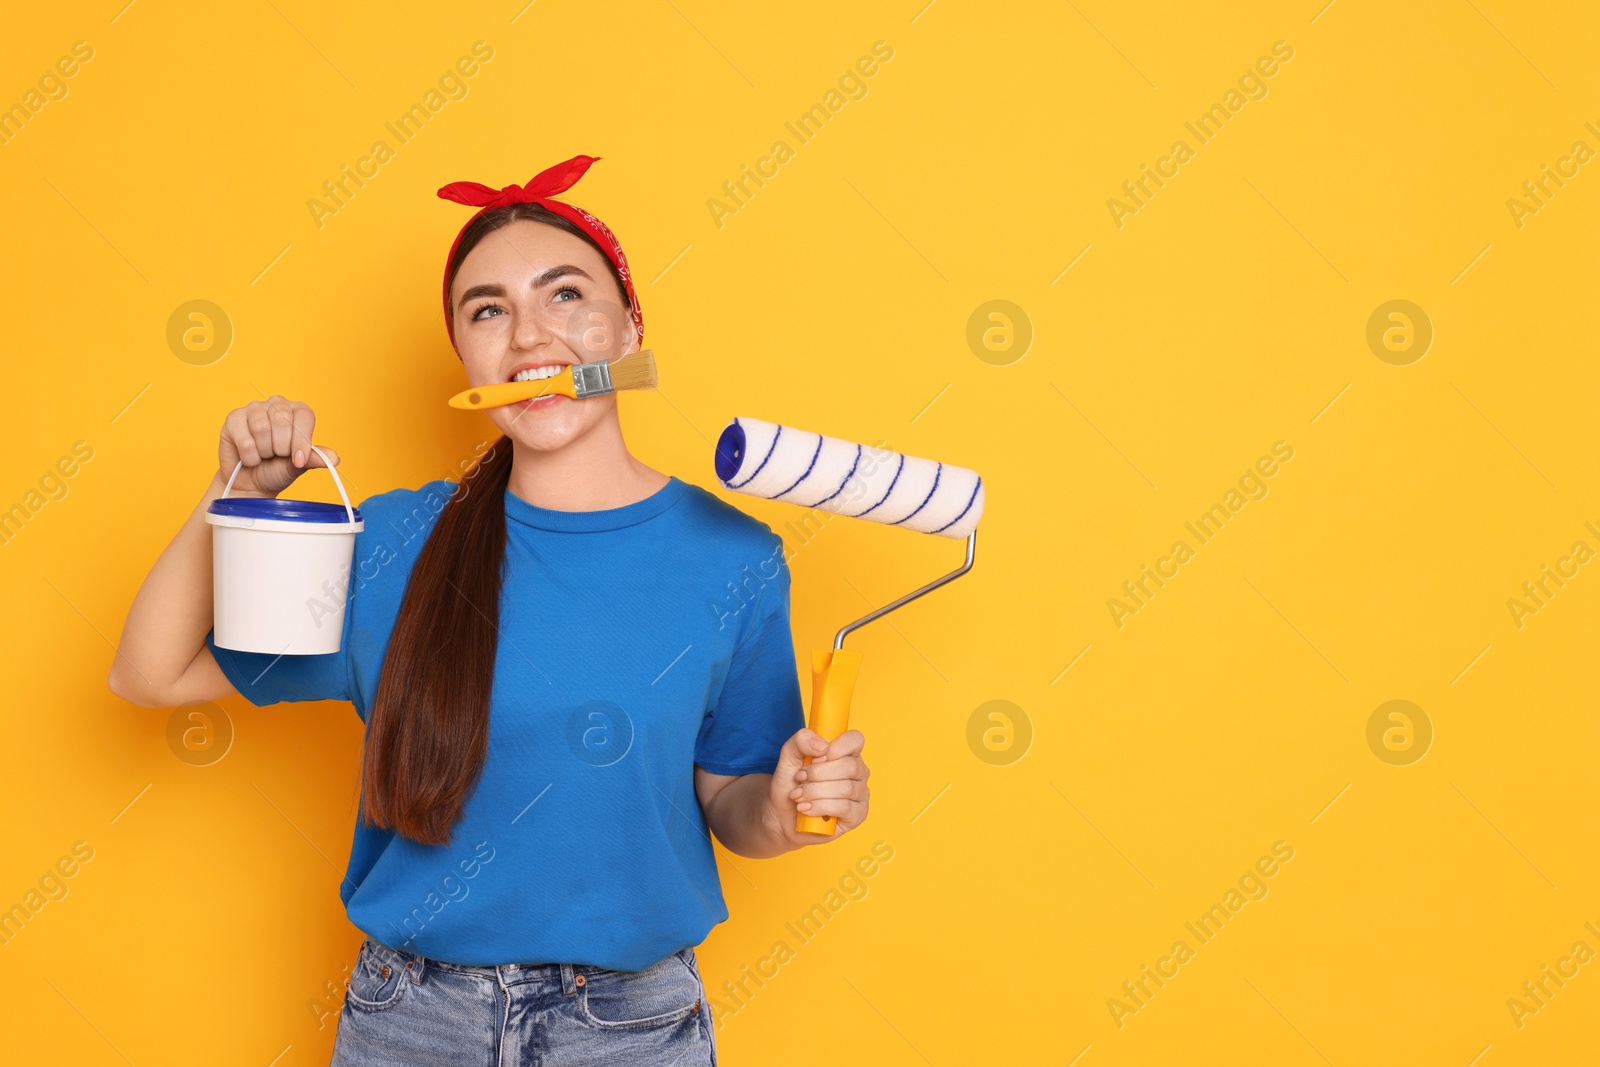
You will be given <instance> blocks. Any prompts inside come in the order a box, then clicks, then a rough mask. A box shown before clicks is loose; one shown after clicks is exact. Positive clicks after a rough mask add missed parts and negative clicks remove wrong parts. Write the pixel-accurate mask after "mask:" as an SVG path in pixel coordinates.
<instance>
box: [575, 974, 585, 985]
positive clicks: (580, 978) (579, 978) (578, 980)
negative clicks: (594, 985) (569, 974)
mask: <svg viewBox="0 0 1600 1067" xmlns="http://www.w3.org/2000/svg"><path fill="white" fill-rule="evenodd" d="M573 981H574V982H576V983H577V984H578V985H583V975H581V974H580V975H578V977H577V978H574V979H573Z"/></svg>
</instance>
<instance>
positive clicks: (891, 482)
mask: <svg viewBox="0 0 1600 1067" xmlns="http://www.w3.org/2000/svg"><path fill="white" fill-rule="evenodd" d="M898 455H899V456H900V466H898V467H896V468H895V469H894V477H893V478H891V479H890V480H889V488H888V489H887V490H885V491H884V494H883V496H881V497H879V498H878V504H882V503H883V502H884V501H885V500H888V499H889V494H890V493H892V492H894V485H895V482H898V481H899V480H900V472H901V471H903V470H905V469H906V454H905V453H904V452H900V453H898ZM878 504H874V505H872V506H871V507H870V508H868V509H867V510H866V511H858V512H856V514H855V515H853V516H851V517H852V518H856V519H859V518H861V517H862V516H863V515H866V514H867V513H868V512H872V511H877V510H878Z"/></svg>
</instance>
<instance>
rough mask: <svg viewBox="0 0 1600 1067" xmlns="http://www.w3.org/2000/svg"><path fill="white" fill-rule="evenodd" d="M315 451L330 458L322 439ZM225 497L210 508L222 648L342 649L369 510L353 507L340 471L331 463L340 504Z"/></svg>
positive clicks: (297, 652)
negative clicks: (358, 550) (354, 570)
mask: <svg viewBox="0 0 1600 1067" xmlns="http://www.w3.org/2000/svg"><path fill="white" fill-rule="evenodd" d="M311 451H313V452H315V453H316V454H317V455H319V456H321V457H322V462H324V463H328V457H327V455H326V454H325V453H324V452H323V451H322V450H321V449H320V448H317V447H316V446H315V445H313V446H311ZM243 467H244V464H243V462H241V463H240V464H239V465H238V466H237V467H234V468H233V474H232V475H231V476H229V478H228V484H227V485H226V486H224V487H223V490H222V496H220V497H218V498H217V499H216V500H213V501H212V502H211V506H210V507H209V508H207V509H206V522H208V523H210V524H211V561H212V562H211V566H212V588H213V592H214V597H215V601H214V604H213V627H214V629H215V634H214V635H213V638H212V639H213V640H214V641H215V642H216V644H217V646H218V647H220V648H230V649H234V650H236V651H239V652H267V653H271V654H272V655H279V656H281V655H289V656H320V655H326V654H327V653H330V652H337V651H339V641H340V638H341V637H343V635H344V613H345V606H346V604H347V603H348V601H349V595H348V594H349V586H350V565H351V561H352V560H353V559H354V558H355V548H356V534H357V533H359V532H360V531H361V529H362V522H361V512H360V511H359V510H357V509H356V508H353V507H351V506H350V496H349V494H347V493H346V492H345V491H344V483H343V482H342V481H340V480H339V472H338V471H336V470H334V468H333V465H332V464H331V463H329V464H328V466H327V468H326V470H327V472H328V473H329V474H331V475H333V484H334V485H335V486H337V487H338V489H339V498H340V499H341V500H343V501H344V505H343V506H342V507H341V506H340V505H338V504H323V503H319V502H317V501H311V500H275V499H271V498H267V497H232V498H230V497H229V496H228V493H229V491H230V490H232V489H233V480H234V479H235V478H237V477H239V471H240V470H241V469H243Z"/></svg>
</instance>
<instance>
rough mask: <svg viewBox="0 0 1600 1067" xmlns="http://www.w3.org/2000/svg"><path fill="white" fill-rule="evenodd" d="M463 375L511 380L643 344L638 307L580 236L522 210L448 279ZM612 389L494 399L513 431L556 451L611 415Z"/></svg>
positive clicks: (472, 381) (503, 423)
mask: <svg viewBox="0 0 1600 1067" xmlns="http://www.w3.org/2000/svg"><path fill="white" fill-rule="evenodd" d="M450 308H451V314H452V315H453V316H454V320H455V339H456V351H457V352H458V353H460V355H461V362H462V364H463V365H464V366H465V368H466V372H467V384H468V385H469V386H476V385H492V384H494V383H496V382H507V381H511V380H512V379H513V378H514V377H516V376H517V375H518V374H519V373H521V372H523V371H527V370H533V369H537V368H541V367H554V368H556V369H557V370H559V369H560V368H561V367H566V366H570V365H572V364H576V363H592V362H594V361H595V360H600V359H617V358H620V357H621V356H623V355H624V354H626V353H630V352H634V351H636V350H637V348H638V338H637V337H635V335H634V331H633V317H632V315H631V314H630V313H629V310H628V306H627V305H626V304H625V303H624V302H623V297H622V295H621V294H620V293H619V292H618V290H617V283H616V281H615V279H613V278H612V276H611V269H610V266H609V265H608V264H607V262H606V259H605V257H604V256H602V255H601V254H600V253H599V252H597V251H596V250H595V249H594V247H593V246H591V245H590V244H589V243H588V242H587V241H585V240H583V239H582V238H580V237H578V236H576V235H574V234H570V233H567V232H566V231H565V230H558V229H556V228H555V227H554V226H547V225H545V224H544V223H540V222H533V221H531V220H529V219H518V220H517V221H515V222H512V223H509V224H508V225H506V226H503V227H501V228H500V229H498V230H495V231H494V232H492V233H490V234H489V235H488V236H486V237H484V238H483V239H482V240H481V241H479V242H478V244H477V245H476V246H475V247H474V248H473V249H472V251H471V252H469V253H467V258H466V259H465V260H463V261H462V263H461V268H460V270H458V271H457V272H456V277H455V281H454V282H453V283H452V284H451V286H450ZM616 404H617V398H616V394H615V393H608V394H606V395H604V396H599V397H594V398H592V399H589V400H571V399H569V398H567V397H564V396H547V397H543V398H541V399H539V400H524V401H520V402H518V403H515V404H507V405H505V406H503V407H497V408H490V409H489V410H488V415H489V418H490V419H491V420H492V421H493V422H494V424H495V425H496V426H498V427H499V428H500V429H501V431H502V432H504V433H506V434H509V435H510V436H511V438H512V440H514V441H517V442H518V443H520V444H523V445H525V446H527V447H529V448H536V449H539V450H541V451H552V450H554V449H558V448H562V447H563V446H565V445H567V444H569V443H570V442H572V441H574V440H576V439H577V438H579V437H582V436H583V435H584V434H585V433H587V432H588V431H589V430H590V429H591V428H592V427H594V426H596V425H598V424H599V423H600V422H602V421H604V420H605V419H607V418H612V417H614V412H615V411H616Z"/></svg>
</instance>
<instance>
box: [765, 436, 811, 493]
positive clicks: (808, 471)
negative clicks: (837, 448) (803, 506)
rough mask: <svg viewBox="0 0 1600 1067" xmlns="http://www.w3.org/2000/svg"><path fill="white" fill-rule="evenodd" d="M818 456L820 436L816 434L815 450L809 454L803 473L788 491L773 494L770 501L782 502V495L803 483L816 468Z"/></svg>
mask: <svg viewBox="0 0 1600 1067" xmlns="http://www.w3.org/2000/svg"><path fill="white" fill-rule="evenodd" d="M820 455H822V435H821V434H820V433H819V434H817V450H816V451H815V452H813V453H811V462H810V463H807V464H806V469H805V473H804V474H802V475H800V477H798V478H796V479H795V480H794V482H793V483H792V484H790V486H789V489H785V490H784V491H783V493H774V494H772V499H773V500H782V499H783V497H784V493H787V492H789V490H790V489H793V488H794V487H795V486H796V485H799V484H800V483H801V482H803V481H805V480H806V478H807V476H808V475H810V474H811V472H812V470H814V469H815V468H816V466H817V457H818V456H820Z"/></svg>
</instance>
